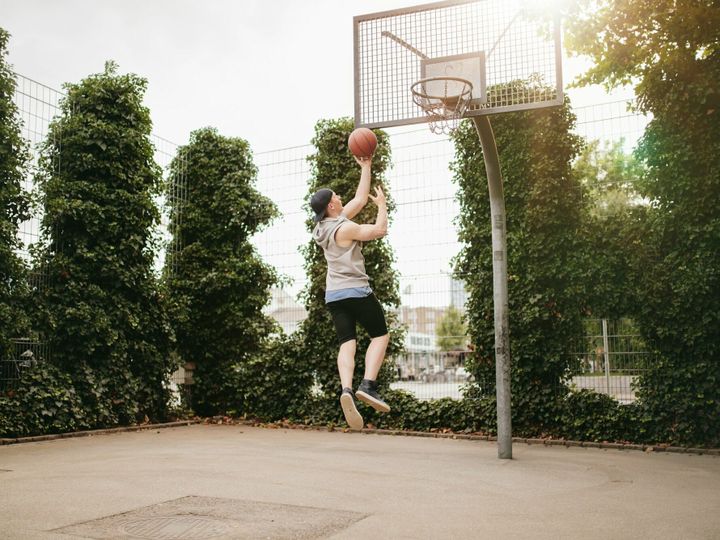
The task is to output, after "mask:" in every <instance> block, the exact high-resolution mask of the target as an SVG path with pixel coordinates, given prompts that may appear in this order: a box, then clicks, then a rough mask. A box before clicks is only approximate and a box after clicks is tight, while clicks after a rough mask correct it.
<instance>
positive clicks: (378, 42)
mask: <svg viewBox="0 0 720 540" xmlns="http://www.w3.org/2000/svg"><path fill="white" fill-rule="evenodd" d="M527 6H528V3H527V2H522V1H520V0H470V1H467V0H466V1H450V2H438V3H434V4H425V5H420V6H415V7H409V8H404V9H398V10H393V11H384V12H380V13H372V14H369V15H361V16H358V17H355V19H354V40H355V43H354V45H355V124H356V125H357V126H365V127H387V126H396V125H404V124H413V123H418V122H425V121H426V117H425V116H424V113H423V110H422V109H421V108H420V107H419V106H418V105H416V104H415V103H414V102H413V99H412V95H411V91H410V88H411V87H412V86H413V84H414V83H416V82H417V81H419V80H421V79H423V78H425V76H427V75H428V71H427V69H428V65H433V66H434V68H433V71H432V73H431V74H432V75H436V76H437V75H439V76H443V77H445V76H450V77H451V76H455V75H457V73H456V70H457V67H458V66H457V64H456V63H454V62H450V61H448V63H446V64H443V62H442V61H441V60H440V59H443V58H448V59H449V58H455V57H458V56H460V55H469V54H475V53H480V56H481V57H482V59H483V60H482V63H481V64H480V65H479V69H480V70H481V74H480V76H478V77H477V78H475V77H473V76H470V78H473V79H474V80H472V81H471V82H472V83H473V85H474V86H478V85H482V86H485V87H486V88H481V89H480V91H479V92H478V91H477V89H475V91H474V92H473V98H474V99H473V100H472V101H471V103H470V106H469V107H468V109H467V111H466V113H465V116H473V115H480V114H490V113H499V112H507V111H514V110H522V109H529V108H536V107H545V106H548V105H557V104H560V103H561V102H562V76H561V69H562V62H561V49H560V26H559V20H558V19H555V20H554V21H553V22H552V23H551V24H548V22H547V21H546V20H543V19H542V18H540V17H538V15H537V12H535V13H533V12H532V11H531V10H529V9H528V7H527ZM438 66H439V67H438ZM443 66H444V67H443Z"/></svg>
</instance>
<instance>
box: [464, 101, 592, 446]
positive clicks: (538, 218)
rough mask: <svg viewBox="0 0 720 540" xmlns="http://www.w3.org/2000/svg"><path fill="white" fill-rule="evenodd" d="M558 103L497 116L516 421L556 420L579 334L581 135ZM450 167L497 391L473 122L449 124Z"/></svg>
mask: <svg viewBox="0 0 720 540" xmlns="http://www.w3.org/2000/svg"><path fill="white" fill-rule="evenodd" d="M574 121H575V116H574V114H573V113H572V112H571V110H570V108H569V105H568V103H567V102H566V103H565V104H564V105H563V106H561V107H553V108H545V109H538V110H534V111H528V112H518V113H510V114H505V115H498V116H496V117H493V129H494V131H495V137H496V142H497V147H498V153H499V156H500V165H501V169H502V175H503V182H504V192H505V204H506V214H507V231H508V232H507V245H508V293H509V310H510V351H511V358H512V407H513V428H514V429H515V431H516V432H520V433H522V432H526V433H533V434H537V433H542V432H543V431H545V430H548V429H551V428H554V427H556V426H557V424H558V422H559V418H560V414H561V413H560V408H561V400H562V395H563V384H562V381H563V378H564V376H565V373H566V370H567V365H568V359H569V353H570V352H571V346H572V342H573V341H574V340H575V339H576V338H577V337H578V336H580V335H582V325H581V314H582V312H581V309H582V304H583V283H582V280H583V274H584V268H583V260H582V257H579V256H578V255H579V254H581V253H582V251H583V245H582V239H581V234H580V232H581V226H582V215H583V214H582V209H583V204H584V202H583V190H582V189H581V186H580V184H579V182H578V180H577V178H576V177H575V176H574V175H573V173H572V170H571V163H572V161H573V159H574V158H575V157H576V156H577V154H578V152H579V150H580V144H581V142H580V140H579V139H578V137H577V136H575V135H572V134H571V129H572V127H573V125H574ZM453 139H454V142H455V160H454V161H453V163H452V165H451V167H452V170H453V173H454V178H455V181H456V182H457V183H458V185H459V188H460V189H459V200H460V208H461V211H460V215H459V218H458V226H459V230H460V232H459V235H460V240H461V241H462V243H463V248H462V251H461V253H460V255H459V256H458V258H457V260H456V268H455V271H456V273H457V274H458V277H460V278H461V279H463V280H465V281H466V282H467V285H468V290H469V293H470V299H469V302H468V305H467V320H468V328H469V333H470V336H471V338H472V341H473V345H474V346H475V350H476V353H475V358H474V360H473V365H472V370H473V372H474V373H475V376H476V379H477V381H478V384H479V386H480V393H481V395H483V396H484V397H485V398H486V399H489V400H493V399H494V394H495V360H494V358H495V354H494V347H495V344H494V326H493V324H494V323H493V321H494V316H493V274H492V244H491V229H490V202H489V196H488V188H487V180H486V176H485V174H486V173H485V164H484V161H483V156H482V149H481V146H480V142H479V139H478V135H477V133H476V131H475V128H474V125H473V124H472V123H471V122H464V123H463V124H462V125H461V127H460V128H459V129H458V130H457V131H456V132H455V135H454V137H453Z"/></svg>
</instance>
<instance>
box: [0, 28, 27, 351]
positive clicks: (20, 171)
mask: <svg viewBox="0 0 720 540" xmlns="http://www.w3.org/2000/svg"><path fill="white" fill-rule="evenodd" d="M9 38H10V35H9V34H8V33H7V32H6V31H5V30H3V29H2V28H0V360H1V359H5V358H7V357H8V356H9V355H10V354H11V351H12V343H11V341H10V340H11V338H14V337H20V336H21V335H23V334H24V333H25V332H26V331H27V329H28V325H29V320H28V317H27V300H28V298H27V293H28V289H27V285H26V275H25V273H26V269H25V265H24V263H23V262H22V260H21V259H20V258H19V257H18V255H17V250H18V248H19V247H20V243H19V240H18V235H17V233H18V226H19V225H20V223H22V222H23V221H25V220H27V219H28V218H29V217H30V215H29V214H30V212H29V208H30V201H29V197H28V195H27V194H26V193H25V192H24V191H23V189H22V181H23V180H24V178H25V175H26V174H27V164H28V159H29V154H28V150H27V144H26V143H25V141H24V139H23V138H22V136H21V131H20V119H19V117H18V110H17V106H16V105H15V102H14V101H13V96H14V93H15V75H14V74H13V72H12V70H11V68H10V66H9V65H8V64H7V62H6V58H5V57H6V55H7V44H8V41H9Z"/></svg>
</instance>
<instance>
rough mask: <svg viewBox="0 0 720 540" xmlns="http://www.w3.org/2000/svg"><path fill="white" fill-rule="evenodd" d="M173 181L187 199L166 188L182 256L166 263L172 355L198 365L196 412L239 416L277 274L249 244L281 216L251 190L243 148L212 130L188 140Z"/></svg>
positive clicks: (252, 170) (269, 326)
mask: <svg viewBox="0 0 720 540" xmlns="http://www.w3.org/2000/svg"><path fill="white" fill-rule="evenodd" d="M170 173H171V174H170V177H171V178H174V179H176V180H177V181H179V182H182V186H183V188H182V190H183V197H181V198H178V197H172V196H171V195H172V193H173V192H174V191H173V190H176V189H177V186H170V192H169V194H168V195H170V196H169V197H168V201H169V205H170V215H171V223H170V231H171V234H172V235H173V236H174V242H173V245H174V246H180V250H179V251H178V252H176V253H172V254H169V256H168V258H167V261H168V265H169V266H166V268H165V285H166V290H167V296H168V301H169V305H170V313H171V317H172V326H173V328H174V330H175V335H176V339H177V352H178V355H179V357H180V358H182V360H183V361H184V362H192V363H194V364H195V371H194V379H195V383H194V385H193V389H192V407H193V409H194V411H195V412H197V413H198V414H221V413H222V414H227V413H231V412H235V413H237V412H240V411H243V410H244V405H243V396H242V391H241V388H242V378H241V376H240V369H241V366H243V364H245V363H247V362H249V361H251V360H253V359H254V358H255V357H256V356H259V355H260V353H261V352H262V351H263V350H264V347H265V346H266V344H265V341H266V340H267V338H268V335H269V334H270V332H271V331H272V330H273V329H274V328H275V323H274V321H272V319H271V318H270V317H268V316H267V315H265V314H264V313H263V312H262V308H263V306H265V305H266V304H267V303H268V301H269V297H270V288H271V287H272V286H273V285H274V284H275V283H276V282H277V275H276V272H275V270H274V269H273V268H272V267H270V266H269V265H267V264H266V263H264V262H263V261H262V260H261V258H260V256H259V254H258V253H257V250H256V249H255V247H254V246H253V245H252V244H251V243H250V237H251V236H252V235H253V234H255V233H256V232H258V231H259V230H261V229H262V228H263V227H264V226H266V225H267V224H269V223H270V222H271V221H272V219H273V218H275V217H276V216H277V208H276V206H275V204H274V203H273V202H272V201H271V200H270V199H269V198H268V197H266V196H265V195H263V194H262V193H260V192H258V190H257V189H256V188H255V185H254V184H255V182H256V177H257V168H256V167H255V164H254V163H253V160H252V153H251V151H250V147H249V145H248V143H247V141H245V140H243V139H240V138H235V137H225V136H222V135H220V134H219V133H218V132H217V131H216V130H215V129H212V128H205V129H200V130H197V131H194V132H193V133H192V134H191V136H190V142H189V144H187V145H186V146H182V147H180V148H179V149H178V153H177V156H176V158H175V159H174V160H173V162H172V164H171V166H170ZM170 255H172V256H170ZM170 263H172V264H170Z"/></svg>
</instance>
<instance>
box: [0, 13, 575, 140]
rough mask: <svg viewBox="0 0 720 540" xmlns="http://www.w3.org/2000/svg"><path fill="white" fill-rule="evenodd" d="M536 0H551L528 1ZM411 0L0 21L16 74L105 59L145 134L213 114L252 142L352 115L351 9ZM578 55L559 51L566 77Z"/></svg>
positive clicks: (210, 121)
mask: <svg viewBox="0 0 720 540" xmlns="http://www.w3.org/2000/svg"><path fill="white" fill-rule="evenodd" d="M543 1H545V2H547V3H548V4H552V2H553V0H535V1H534V2H533V4H535V5H537V4H538V2H543ZM418 3H423V2H418V1H417V0H362V1H349V0H203V1H201V0H0V26H2V27H4V28H5V29H6V30H8V31H9V32H10V33H11V34H12V37H11V41H10V47H9V61H10V63H11V64H12V65H13V66H14V69H15V71H16V72H18V73H20V74H22V75H25V76H26V77H30V78H32V79H35V80H37V81H38V82H41V83H43V84H46V85H48V86H51V87H54V88H58V89H59V88H60V87H61V86H62V84H63V83H64V82H68V81H69V82H77V81H79V80H80V79H82V78H84V77H86V76H87V75H89V74H91V73H97V72H100V71H102V70H103V67H104V63H105V61H106V60H108V59H112V60H115V61H116V62H118V64H119V65H120V70H121V72H132V73H137V74H139V75H141V76H143V77H145V78H147V79H148V81H149V86H148V91H147V95H146V104H147V106H148V107H149V108H150V110H151V113H152V118H153V122H154V132H155V134H157V135H160V136H162V137H165V138H167V139H169V140H171V141H173V142H176V143H180V144H183V143H185V142H187V140H188V135H189V133H190V132H191V131H192V130H194V129H197V128H200V127H204V126H214V127H217V128H218V129H219V130H220V132H221V133H222V134H224V135H229V136H239V137H242V138H244V139H247V140H248V141H249V142H250V144H251V147H252V148H253V150H254V151H255V152H261V151H266V150H273V149H277V148H284V147H288V146H297V145H302V144H307V143H309V142H310V139H311V138H312V135H313V127H314V125H315V123H316V122H317V120H318V119H320V118H335V117H339V116H352V114H353V110H354V108H353V34H352V30H353V28H352V23H353V16H355V15H362V14H367V13H373V12H376V11H384V10H387V9H394V8H399V7H404V6H410V5H416V4H418ZM577 65H578V64H577V62H568V61H567V60H566V62H565V71H566V73H565V80H566V81H567V80H569V79H570V78H571V77H572V76H573V74H575V73H577V71H578V68H577ZM585 94H587V91H585ZM583 95H584V94H583ZM582 99H583V98H582V96H579V97H578V98H576V99H575V103H576V104H578V102H580V103H581V102H582Z"/></svg>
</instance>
